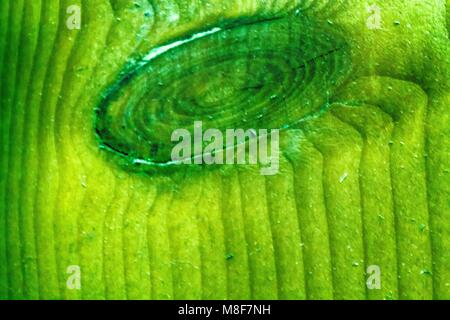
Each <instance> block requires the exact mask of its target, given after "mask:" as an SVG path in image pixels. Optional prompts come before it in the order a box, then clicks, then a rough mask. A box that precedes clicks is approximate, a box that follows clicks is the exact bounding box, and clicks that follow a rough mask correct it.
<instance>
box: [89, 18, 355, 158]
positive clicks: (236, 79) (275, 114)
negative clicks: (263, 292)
mask: <svg viewBox="0 0 450 320" xmlns="http://www.w3.org/2000/svg"><path fill="white" fill-rule="evenodd" d="M350 65H351V63H350V54H349V49H348V46H347V45H346V43H345V41H344V40H343V39H342V37H341V36H339V35H338V34H337V33H336V32H335V31H334V30H333V29H332V26H330V25H327V24H325V25H321V24H318V23H313V22H312V21H310V20H308V19H306V18H303V17H298V16H292V17H285V18H280V19H274V20H266V21H259V22H255V23H249V22H248V21H247V22H242V21H241V22H240V23H236V22H235V23H233V24H227V25H221V26H220V27H216V28H213V29H211V30H209V31H206V32H202V33H196V34H194V35H192V36H190V37H187V38H185V39H182V40H177V41H174V42H172V43H169V44H166V45H164V46H161V47H158V48H156V49H153V50H152V51H151V52H149V54H148V55H147V56H146V57H145V58H144V59H143V60H142V61H139V62H138V63H136V64H135V65H133V66H132V68H129V69H128V70H131V71H129V72H125V76H124V77H123V78H121V79H120V80H119V81H117V83H115V84H114V85H113V86H112V87H111V88H109V90H108V91H107V92H108V94H107V95H106V98H105V99H104V100H103V101H102V103H101V105H100V106H99V108H98V109H97V119H96V131H97V134H98V136H99V138H100V140H101V144H102V146H103V147H105V149H107V150H109V151H111V152H114V153H115V154H118V155H120V156H121V157H122V158H125V159H128V160H130V162H131V163H140V164H142V163H144V164H147V165H156V166H158V165H159V166H163V165H165V164H169V163H170V154H171V149H172V147H173V143H172V142H171V134H172V132H173V131H174V130H176V129H178V128H185V129H188V130H193V124H194V121H202V122H203V127H204V130H206V129H208V128H216V129H220V130H225V129H228V128H242V129H250V128H252V129H258V128H264V129H275V128H277V129H279V128H289V127H292V126H295V124H296V123H298V122H299V121H301V120H302V119H304V118H305V117H307V116H310V115H312V114H314V113H316V112H318V111H319V110H321V109H322V108H323V107H324V105H326V103H327V99H328V97H329V96H330V94H332V92H333V91H334V90H335V89H336V87H337V86H339V85H340V84H341V83H342V82H343V80H344V79H345V78H346V77H347V75H348V71H349V70H350Z"/></svg>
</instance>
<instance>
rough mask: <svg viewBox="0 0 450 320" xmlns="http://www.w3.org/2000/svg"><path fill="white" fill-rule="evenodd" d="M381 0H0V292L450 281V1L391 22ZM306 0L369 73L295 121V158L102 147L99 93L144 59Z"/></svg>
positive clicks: (398, 289) (270, 291) (212, 294)
mask: <svg viewBox="0 0 450 320" xmlns="http://www.w3.org/2000/svg"><path fill="white" fill-rule="evenodd" d="M368 3H369V2H368V1H360V0H358V1H356V0H347V1H344V0H343V1H338V0H336V1H328V0H307V1H306V0H305V1H300V0H299V1H287V0H264V1H255V0H232V1H228V0H227V1H223V0H214V1H213V0H210V1H206V0H198V1H188V0H176V1H175V0H148V1H145V0H136V1H128V0H111V1H107V0H97V1H95V4H93V3H92V1H88V0H70V1H69V0H58V1H56V0H54V1H53V0H52V1H51V0H32V1H31V0H14V1H13V0H3V1H0V76H1V77H0V148H1V149H0V298H2V299H450V202H449V201H450V197H449V196H450V177H449V170H450V168H449V164H450V160H449V159H450V158H449V152H450V119H449V113H450V112H449V106H450V60H449V57H450V54H449V42H448V39H449V38H448V20H446V19H448V11H446V5H447V4H448V1H446V0H426V1H423V0H421V1H419V0H408V1H406V0H390V1H384V2H383V3H382V4H380V8H381V17H382V28H381V29H380V30H371V29H369V28H367V25H366V22H367V19H368V18H369V15H370V13H368V11H367V5H368ZM70 5H78V6H79V7H80V8H81V12H82V26H81V29H80V30H70V29H68V28H67V25H66V21H67V19H68V16H69V15H68V14H67V12H66V9H67V7H69V6H70ZM298 8H300V9H301V10H300V11H298V14H301V15H304V16H307V17H308V18H310V19H314V21H316V22H317V23H323V24H326V25H328V26H335V28H336V29H339V30H340V32H342V33H343V34H345V40H346V42H347V43H348V45H349V46H350V49H351V63H352V73H351V75H350V76H349V79H348V82H347V83H346V84H345V85H343V86H341V87H340V88H339V90H335V91H333V92H332V94H329V95H328V98H329V100H328V105H327V110H326V112H323V113H322V114H321V115H320V116H319V117H314V118H313V119H311V120H310V121H306V122H303V123H302V124H301V125H299V126H296V127H295V128H291V129H290V130H286V131H285V132H283V133H282V134H281V152H282V156H281V159H280V161H281V162H280V173H279V175H277V176H274V177H264V176H261V175H260V174H259V168H257V167H252V166H250V167H235V166H224V167H221V168H217V169H216V170H206V169H198V170H194V171H193V170H191V169H190V168H184V169H180V170H178V171H177V172H175V173H172V174H170V175H165V174H156V175H149V174H142V173H139V172H133V171H131V170H126V169H124V168H123V167H121V166H118V165H117V164H116V163H115V162H114V160H112V159H111V155H109V154H108V153H107V152H105V150H102V149H101V148H100V144H99V141H98V139H97V136H96V134H95V121H94V119H95V107H96V106H97V105H98V104H99V102H100V101H101V99H102V94H103V93H104V92H105V90H106V89H107V88H108V87H109V86H110V85H111V84H113V83H114V82H115V81H116V80H117V79H118V78H119V77H120V72H122V71H123V69H124V66H126V65H127V64H129V63H130V61H132V59H135V60H134V61H136V60H138V59H139V58H142V56H143V55H145V54H146V53H148V52H149V51H150V50H151V49H152V48H155V47H157V46H159V45H161V44H163V43H167V42H168V41H171V40H173V39H175V38H178V37H180V36H185V35H189V34H192V33H193V32H196V31H198V30H208V29H210V28H212V27H214V26H216V25H220V24H221V23H223V21H225V20H227V21H229V20H236V19H239V18H243V17H246V18H248V17H254V18H255V20H256V21H259V20H263V19H267V18H271V17H278V16H283V15H285V14H287V13H288V12H292V10H296V9H298ZM232 49H233V48H230V50H232ZM326 80H327V79H324V87H326ZM70 265H79V266H80V267H81V290H71V289H70V288H68V287H67V286H66V281H67V278H68V276H69V275H68V274H67V267H68V266H70ZM370 265H378V266H380V268H381V281H382V286H381V289H380V290H369V289H368V288H367V286H366V279H367V274H366V268H367V267H368V266H370Z"/></svg>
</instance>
